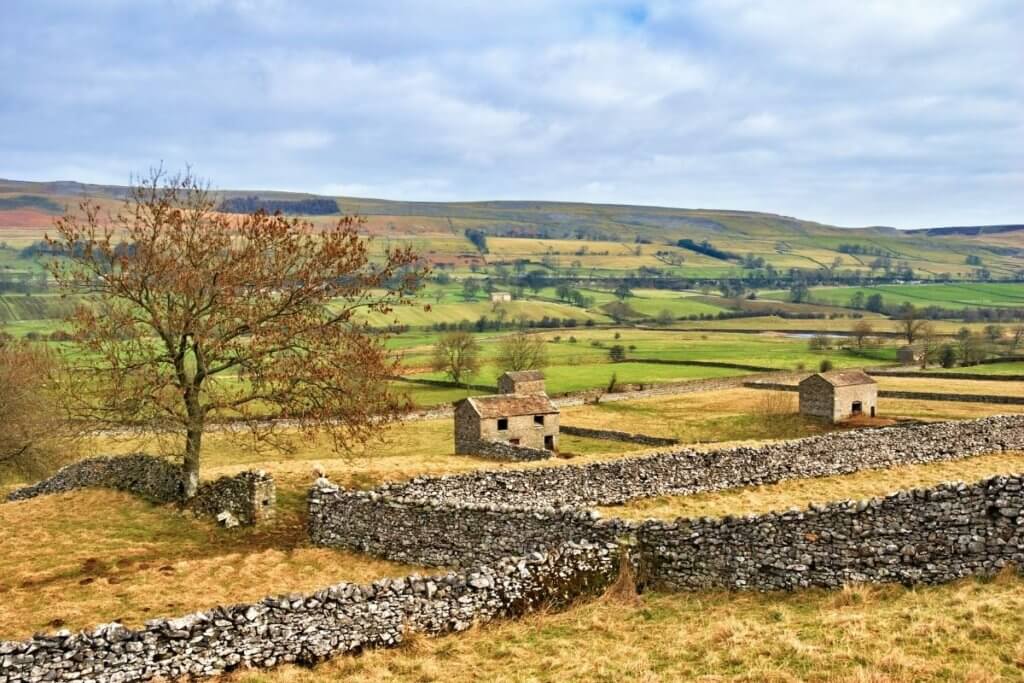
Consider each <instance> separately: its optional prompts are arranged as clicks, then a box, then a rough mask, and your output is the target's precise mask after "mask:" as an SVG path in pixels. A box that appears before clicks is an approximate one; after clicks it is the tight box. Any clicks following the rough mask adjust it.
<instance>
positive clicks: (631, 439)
mask: <svg viewBox="0 0 1024 683" xmlns="http://www.w3.org/2000/svg"><path fill="white" fill-rule="evenodd" d="M561 430H562V433H563V434H571V435H572V436H584V437H587V438H589V439H606V440H610V441H626V442H628V443H638V444H642V445H644V446H675V445H677V444H678V443H679V440H678V439H671V438H668V437H664V436H650V435H648V434H634V433H632V432H620V431H616V430H614V429H591V428H589V427H574V426H573V425H562V427H561Z"/></svg>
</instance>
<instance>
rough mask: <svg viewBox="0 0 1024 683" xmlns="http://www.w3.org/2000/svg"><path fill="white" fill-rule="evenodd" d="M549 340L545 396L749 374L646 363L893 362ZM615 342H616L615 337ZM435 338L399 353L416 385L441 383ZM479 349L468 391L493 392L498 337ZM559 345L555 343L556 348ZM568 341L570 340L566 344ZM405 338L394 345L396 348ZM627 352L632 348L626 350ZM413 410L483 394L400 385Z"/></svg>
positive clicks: (763, 338)
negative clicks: (621, 351) (612, 352)
mask: <svg viewBox="0 0 1024 683" xmlns="http://www.w3.org/2000/svg"><path fill="white" fill-rule="evenodd" d="M535 334H539V335H541V336H543V337H544V338H545V339H546V340H547V342H548V343H547V344H546V349H547V353H548V359H549V362H550V365H549V366H548V367H547V368H546V369H545V375H546V377H547V388H548V391H549V392H551V393H555V394H560V393H566V392H572V391H580V390H585V389H595V388H603V387H607V386H608V383H609V381H610V379H611V377H612V374H615V376H616V380H617V382H618V383H620V384H657V383H664V382H673V381H680V380H689V379H704V378H711V377H730V376H735V375H742V374H750V372H751V371H749V370H740V369H735V368H718V367H704V366H690V365H667V364H660V363H645V362H643V361H644V360H669V361H701V362H719V363H737V364H744V365H756V366H761V367H766V368H773V369H778V370H795V369H798V368H800V367H803V368H806V369H809V370H811V369H817V368H818V366H819V364H820V363H821V361H822V360H825V359H828V360H829V361H831V362H832V364H833V365H834V366H835V367H836V368H844V367H863V366H868V365H884V364H887V363H894V362H895V360H896V347H895V345H892V346H888V347H880V348H874V349H870V350H867V351H864V352H861V353H855V352H853V351H849V350H845V349H842V348H839V347H838V346H836V347H834V348H832V349H829V350H825V351H811V350H809V349H808V343H807V339H805V338H800V337H787V336H783V335H752V334H739V333H738V334H732V333H707V334H705V333H700V332H672V331H665V330H640V329H633V328H618V329H614V328H613V329H582V330H580V329H575V330H551V331H544V332H537V333H535ZM616 334H618V335H619V338H618V339H616V338H615V335H616ZM438 336H440V335H439V334H437V335H427V334H419V335H417V336H416V341H417V344H416V345H407V346H403V347H402V348H401V349H400V350H401V352H402V354H403V355H402V362H403V365H405V367H407V368H409V369H410V372H409V373H408V374H407V377H410V378H413V379H431V380H443V379H445V376H444V375H443V373H439V372H432V371H425V370H426V369H427V368H429V365H430V357H431V348H432V343H433V340H435V339H436V338H437V337H438ZM476 336H477V339H478V342H479V343H480V347H481V359H482V361H483V367H482V368H481V371H480V373H479V374H478V375H476V376H474V377H473V378H471V379H470V380H469V381H470V383H472V384H479V385H486V386H495V385H496V380H497V377H498V375H500V374H501V372H502V371H503V370H504V368H500V367H498V365H497V362H496V358H497V355H498V350H499V347H500V342H501V338H502V336H503V335H502V334H497V333H487V334H480V335H476ZM556 337H557V338H558V341H555V339H556ZM570 338H573V339H575V340H576V341H575V342H571V341H570ZM401 339H402V337H401V336H399V337H396V340H401ZM616 344H618V345H622V346H623V347H625V348H626V354H627V362H622V363H612V362H611V360H610V357H609V349H610V347H611V346H613V345H616ZM629 347H634V348H632V349H630V348H629ZM396 386H398V387H400V388H402V389H403V390H407V391H408V393H409V395H410V396H411V397H412V398H413V399H414V401H415V402H416V403H417V405H420V406H430V405H437V404H440V403H446V402H450V401H453V400H457V399H460V398H463V397H465V396H466V395H469V394H479V393H485V392H484V390H483V389H477V390H472V391H467V390H464V389H458V388H453V387H435V386H427V385H422V384H413V383H406V382H399V383H397V384H396Z"/></svg>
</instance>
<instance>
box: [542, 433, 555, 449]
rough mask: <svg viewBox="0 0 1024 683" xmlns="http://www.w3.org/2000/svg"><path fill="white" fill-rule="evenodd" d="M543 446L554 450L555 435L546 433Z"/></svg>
mask: <svg viewBox="0 0 1024 683" xmlns="http://www.w3.org/2000/svg"><path fill="white" fill-rule="evenodd" d="M544 448H546V449H548V450H549V451H553V450H555V437H554V436H552V435H551V434H548V435H547V436H545V437H544Z"/></svg>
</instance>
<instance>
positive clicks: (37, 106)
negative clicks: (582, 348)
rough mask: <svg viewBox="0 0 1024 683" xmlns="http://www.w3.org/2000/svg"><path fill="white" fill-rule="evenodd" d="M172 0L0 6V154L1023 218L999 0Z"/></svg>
mask: <svg viewBox="0 0 1024 683" xmlns="http://www.w3.org/2000/svg"><path fill="white" fill-rule="evenodd" d="M174 4H175V5H176V6H180V5H178V3H174ZM185 9H186V10H187V11H182V12H180V13H175V12H160V13H154V12H152V11H151V10H150V9H147V8H145V7H141V6H139V5H138V4H137V3H130V2H127V0H118V1H114V0H104V2H102V3H100V4H99V5H94V4H91V5H90V6H89V8H81V9H76V8H74V7H69V6H68V5H66V4H63V3H58V2H56V0H39V2H36V3H31V4H28V3H26V4H24V5H22V6H19V7H17V8H15V10H14V11H13V13H11V14H12V16H10V19H11V21H9V22H5V23H4V25H2V26H0V59H2V60H3V62H4V65H5V73H6V74H7V77H6V78H5V79H3V80H0V101H3V102H4V105H3V106H0V176H3V175H8V176H12V175H13V176H26V177H36V178H39V177H58V176H60V177H68V176H67V174H68V173H72V172H73V173H75V174H80V175H79V176H78V177H79V179H81V180H102V181H109V180H111V179H115V180H117V179H121V180H124V179H127V177H128V175H129V174H130V173H131V172H133V171H138V170H140V169H145V168H146V167H148V166H149V165H151V164H152V163H155V162H157V161H159V160H160V159H164V160H165V161H166V162H167V163H168V164H170V165H174V164H178V163H185V162H191V163H192V164H193V165H194V166H195V167H196V168H197V170H198V171H199V172H200V173H203V174H207V175H209V176H210V177H211V178H212V180H213V181H214V183H215V184H216V185H218V186H221V187H237V188H245V187H252V188H272V187H277V188H281V189H297V190H307V191H331V192H334V191H337V192H338V193H339V194H347V195H360V194H368V195H375V196H386V197H392V198H404V199H483V198H548V199H565V200H571V199H583V200H589V201H609V202H648V203H657V204H669V205H689V206H703V207H716V206H717V207H721V208H740V209H742V208H746V209H761V210H766V211H775V212H779V213H785V214H790V215H798V216H801V217H807V218H812V219H819V220H824V221H829V222H834V223H839V224H847V225H852V224H899V225H903V226H906V227H912V226H919V225H929V224H940V223H941V224H949V223H981V222H1009V221H1015V222H1017V221H1020V220H1022V219H1024V193H1021V192H1019V169H1020V168H1024V83H1022V81H1021V79H1020V74H1021V73H1022V71H1024V51H1022V50H1020V49H1019V47H1018V45H1017V37H1016V36H1015V35H1014V31H1015V28H1016V27H1018V26H1019V25H1020V24H1021V23H1022V22H1024V9H1022V8H1021V7H1020V6H1019V5H1017V4H1016V3H1014V2H1011V1H1009V0H1003V1H997V0H979V2H974V3H962V2H953V1H951V0H906V1H905V2H883V1H882V0H835V1H834V2H832V1H830V2H821V3H807V2H803V1H801V0H772V1H771V2H767V1H755V0H693V1H691V2H676V1H672V2H668V1H667V0H666V1H664V2H662V1H661V0H655V1H653V2H651V3H648V5H647V6H646V7H641V6H638V4H637V3H636V2H631V1H629V0H621V1H620V0H601V1H600V2H585V1H584V0H573V1H572V2H565V3H557V4H556V3H549V2H544V1H543V0H523V1H522V2H516V3H503V4H493V3H480V4H476V3H462V2H436V3H419V2H415V1H414V0H396V1H395V2H394V3H387V4H386V5H381V4H380V3H373V2H370V1H369V0H353V2H351V3H345V4H344V5H343V6H342V5H338V4H335V3H333V2H327V1H326V0H322V1H313V0H309V1H306V2H287V3H286V2H281V1H280V0H190V2H189V3H188V6H187V7H185ZM15 27H20V28H15ZM129 27H130V28H129ZM118 169H120V171H118ZM119 175H120V178H118V176H119ZM112 177H113V178H112ZM1015 182H1017V183H1018V185H1016V186H1015V185H1014V183H1015Z"/></svg>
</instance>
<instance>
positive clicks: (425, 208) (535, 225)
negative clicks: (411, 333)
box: [0, 180, 1024, 279]
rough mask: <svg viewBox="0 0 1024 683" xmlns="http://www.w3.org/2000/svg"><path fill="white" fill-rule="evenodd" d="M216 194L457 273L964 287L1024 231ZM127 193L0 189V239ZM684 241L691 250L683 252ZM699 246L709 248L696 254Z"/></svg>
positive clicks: (996, 264)
mask: <svg viewBox="0 0 1024 683" xmlns="http://www.w3.org/2000/svg"><path fill="white" fill-rule="evenodd" d="M219 194H220V198H221V200H222V202H223V200H231V201H228V202H227V203H226V204H224V206H226V207H230V206H251V205H252V202H253V201H254V200H255V201H257V202H259V201H264V202H266V203H267V206H272V207H274V208H282V207H283V210H285V211H287V210H288V207H289V206H290V205H294V206H295V207H299V208H298V209H297V212H301V207H303V206H315V207H318V208H317V211H316V214H317V215H313V216H310V220H312V221H313V222H314V223H317V224H321V225H326V224H329V223H330V222H332V221H334V220H336V218H337V216H336V215H334V216H332V215H329V211H327V210H324V206H325V205H326V206H328V208H330V203H331V202H336V203H337V205H338V209H339V211H340V212H342V213H354V214H358V215H360V216H363V217H364V218H365V219H366V223H365V226H364V230H365V231H366V232H367V233H369V234H374V235H377V236H380V237H382V238H386V241H395V240H413V241H414V244H415V245H416V246H417V247H418V248H419V249H420V250H421V252H422V253H424V254H425V255H427V256H428V258H431V259H432V260H433V261H435V262H436V263H440V264H444V265H449V266H451V267H454V268H456V269H460V268H468V267H471V266H473V265H474V264H476V265H485V264H487V263H495V262H505V263H513V262H514V261H516V260H524V261H529V262H531V263H536V264H537V265H542V264H543V265H544V266H546V267H549V268H552V267H553V268H565V267H570V266H571V267H573V268H576V269H577V270H578V271H584V272H585V271H590V272H591V273H592V274H607V273H610V272H615V271H631V270H636V269H639V268H643V267H647V268H658V269H661V270H663V271H665V272H670V273H672V274H674V275H680V276H695V277H735V276H739V275H742V273H743V270H744V268H743V266H744V263H743V262H742V259H748V258H753V259H763V263H764V264H767V265H771V266H772V267H774V268H776V269H778V270H786V269H790V268H800V269H810V270H815V269H822V268H836V267H838V268H840V269H844V270H858V271H862V272H870V271H871V270H872V267H873V266H874V267H875V268H876V269H877V268H880V267H882V265H881V264H885V263H888V264H890V265H891V266H892V267H897V266H902V267H908V268H910V269H911V270H912V271H913V273H914V275H915V277H917V278H922V279H931V278H943V277H949V278H953V279H969V278H971V277H974V276H976V275H977V274H978V272H977V271H978V269H980V268H984V269H985V270H987V271H988V272H989V273H990V276H991V278H993V279H1009V278H1015V277H1017V275H1018V272H1019V271H1021V270H1024V225H1009V226H968V227H957V228H922V229H920V230H913V231H899V230H895V229H893V228H886V227H867V228H841V227H836V226H831V225H825V224H822V223H816V222H813V221H807V220H801V219H798V218H793V217H789V216H781V215H775V214H767V213H757V212H750V211H723V210H710V209H677V208H668V207H655V206H629V205H616V204H583V203H571V202H532V201H485V202H448V203H442V202H404V201H392V200H383V199H367V198H357V197H321V196H317V195H313V194H300V193H287V192H254V191H250V190H238V191H233V190H232V191H223V192H220V193H219ZM124 195H125V188H124V187H120V186H107V185H87V184H82V183H76V182H67V181H60V182H25V181H17V180H0V240H3V241H4V242H6V243H7V245H9V246H21V245H24V244H26V243H28V242H31V241H32V240H33V239H38V237H39V236H40V235H41V234H42V232H44V231H45V229H46V228H47V227H49V226H50V225H51V224H52V221H53V218H54V217H55V216H57V215H59V214H60V213H61V211H63V208H64V207H65V206H74V205H76V204H77V202H78V201H80V200H81V198H83V197H91V198H92V199H94V200H97V201H99V202H100V203H101V204H107V205H110V206H111V208H112V207H113V206H115V205H116V204H117V203H118V202H119V201H120V199H121V198H123V197H124ZM291 203H294V204H291ZM324 214H328V215H324ZM467 230H479V231H482V232H483V233H485V234H486V235H487V236H488V237H487V240H488V249H487V252H486V253H481V252H480V251H478V249H477V247H476V246H475V245H474V244H472V243H471V242H470V241H469V240H468V239H466V237H465V233H466V231H467ZM681 240H682V241H684V242H685V244H686V245H691V246H680V244H681V242H680V241H681ZM705 242H706V243H707V244H708V245H709V246H711V249H710V250H702V249H696V250H695V249H694V248H693V247H692V245H693V244H698V245H700V244H704V243H705ZM716 253H725V254H728V255H729V256H728V257H724V258H723V257H721V256H715V255H714V254H716ZM968 257H970V263H968ZM756 262H757V261H755V263H756ZM746 265H747V266H748V268H749V267H750V264H749V262H748V263H747V264H746ZM754 267H756V266H754Z"/></svg>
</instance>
